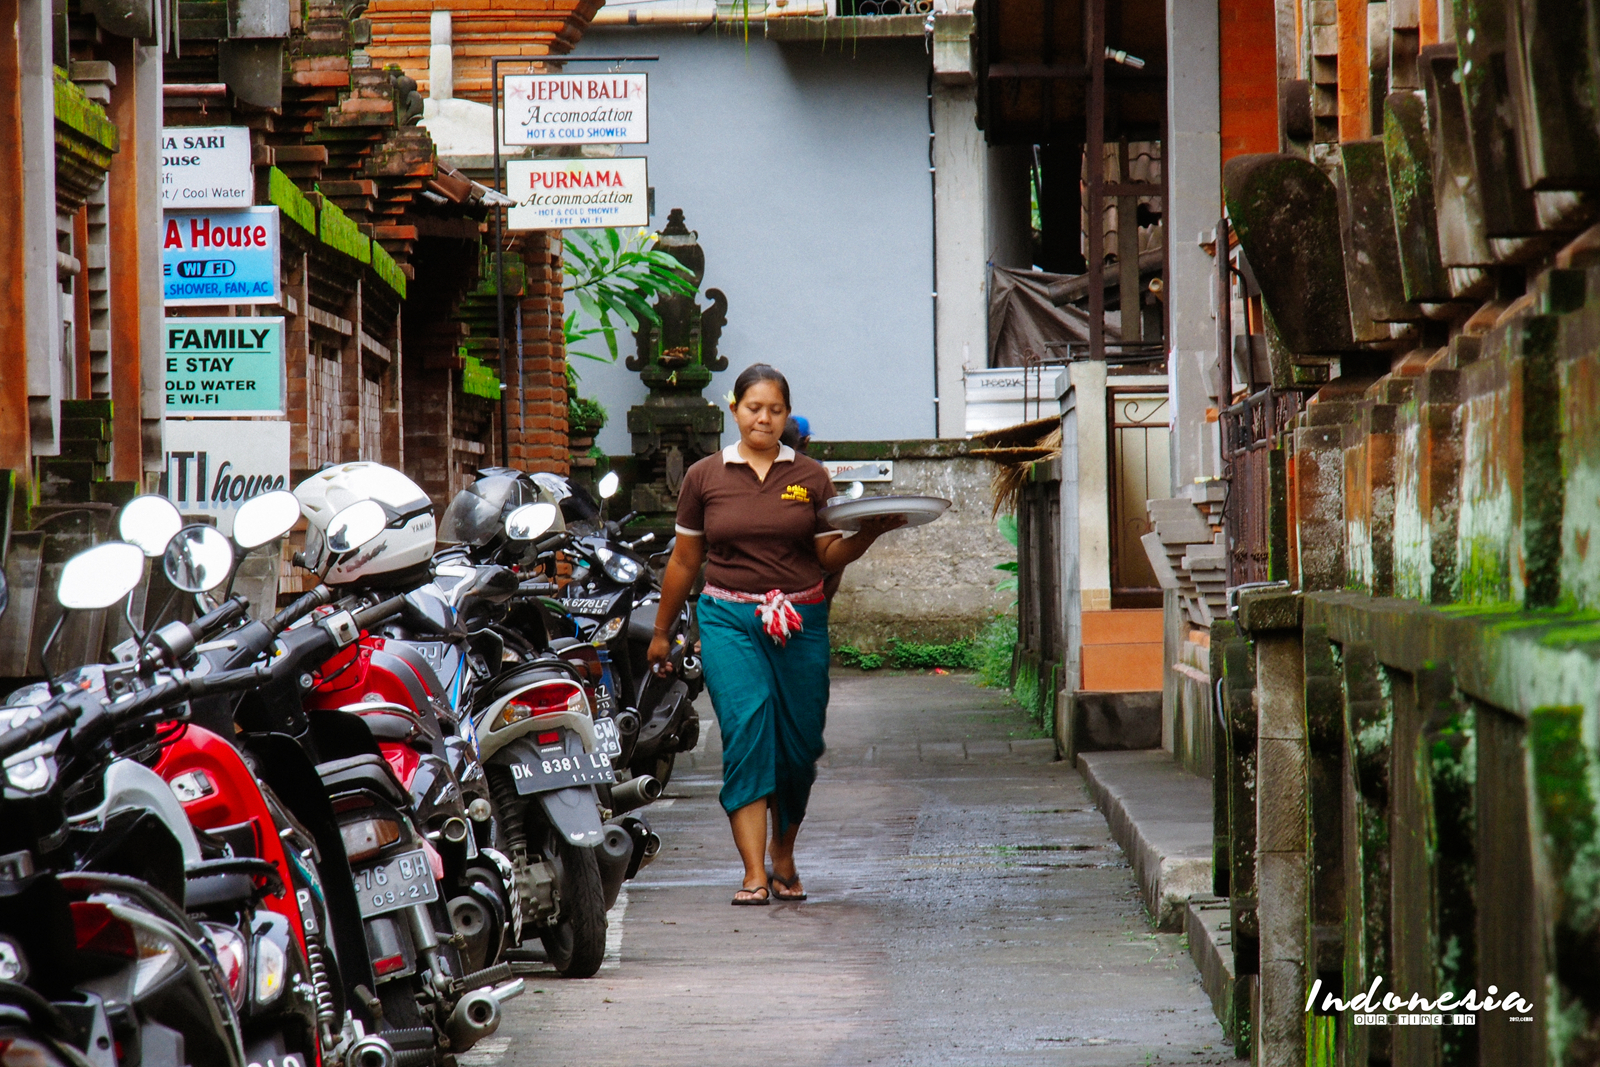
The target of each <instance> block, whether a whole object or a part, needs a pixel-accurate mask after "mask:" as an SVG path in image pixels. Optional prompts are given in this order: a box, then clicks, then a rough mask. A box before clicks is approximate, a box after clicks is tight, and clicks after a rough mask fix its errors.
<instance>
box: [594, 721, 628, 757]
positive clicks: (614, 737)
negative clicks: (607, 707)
mask: <svg viewBox="0 0 1600 1067" xmlns="http://www.w3.org/2000/svg"><path fill="white" fill-rule="evenodd" d="M594 747H595V748H597V749H599V750H600V754H601V755H603V756H605V757H606V759H615V758H616V757H618V756H620V755H622V736H621V735H620V734H618V733H617V724H616V721H615V720H614V719H596V720H595V721H594Z"/></svg>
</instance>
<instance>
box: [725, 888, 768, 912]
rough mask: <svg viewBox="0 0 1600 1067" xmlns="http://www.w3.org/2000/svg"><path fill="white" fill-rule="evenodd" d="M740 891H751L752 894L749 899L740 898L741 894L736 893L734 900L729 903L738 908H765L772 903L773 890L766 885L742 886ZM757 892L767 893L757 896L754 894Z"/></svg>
mask: <svg viewBox="0 0 1600 1067" xmlns="http://www.w3.org/2000/svg"><path fill="white" fill-rule="evenodd" d="M739 893H749V894H751V897H750V899H748V900H740V899H739V894H738V893H735V894H734V896H733V900H731V901H730V902H729V903H731V904H732V905H733V906H734V907H736V908H764V907H766V906H767V905H768V904H771V903H772V890H770V889H768V888H767V887H766V886H764V885H758V886H756V887H754V888H741V889H740V890H739ZM756 893H762V894H765V895H764V896H760V897H757V896H755V895H754V894H756Z"/></svg>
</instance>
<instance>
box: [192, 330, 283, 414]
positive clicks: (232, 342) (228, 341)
mask: <svg viewBox="0 0 1600 1067" xmlns="http://www.w3.org/2000/svg"><path fill="white" fill-rule="evenodd" d="M162 339H163V341H164V342H165V349H166V375H165V378H166V385H167V415H168V417H172V416H175V415H282V414H283V413H284V408H283V392H284V389H283V319H282V318H233V319H226V318H204V319H198V318H197V319H167V320H166V323H165V324H164V326H163V328H162Z"/></svg>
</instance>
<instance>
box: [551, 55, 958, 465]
mask: <svg viewBox="0 0 1600 1067" xmlns="http://www.w3.org/2000/svg"><path fill="white" fill-rule="evenodd" d="M579 54H580V55H581V54H592V55H618V54H633V55H638V54H658V55H660V56H661V60H660V62H657V63H649V64H639V65H638V67H637V68H635V69H643V70H647V71H648V72H649V74H650V100H651V106H650V143H649V144H648V145H629V146H626V147H625V148H624V150H623V153H622V154H623V155H630V156H631V155H645V156H648V157H649V160H650V184H651V185H652V186H654V187H655V191H656V210H657V214H656V215H655V216H654V217H653V218H652V220H651V225H652V228H655V229H659V228H660V227H661V226H662V225H664V224H665V223H666V218H667V212H668V211H669V210H670V209H672V208H674V207H681V208H683V210H684V213H685V216H686V219H687V222H688V224H689V227H690V228H691V229H694V230H698V231H699V233H700V243H701V244H702V246H704V248H705V251H706V278H705V283H704V284H705V285H706V286H708V287H714V288H719V289H721V290H723V291H724V292H725V293H727V294H728V304H729V309H728V327H727V330H726V331H725V332H724V333H723V335H722V346H721V351H722V353H723V354H725V355H726V356H727V357H728V370H727V371H726V372H724V373H722V374H719V375H718V376H717V380H716V381H714V382H713V383H712V385H711V386H710V387H709V388H708V389H707V390H706V395H707V396H708V397H711V398H713V399H717V398H720V397H721V396H722V395H723V394H724V393H726V392H727V391H728V390H729V389H730V388H732V385H733V379H734V376H735V375H737V374H738V372H739V371H740V370H742V369H743V368H744V367H745V366H747V365H748V364H750V363H754V362H757V361H765V362H769V363H772V364H773V365H775V366H777V367H778V368H779V369H781V370H782V371H783V372H784V373H785V374H786V375H787V376H788V378H789V382H790V384H791V386H792V387H793V390H794V401H795V409H796V411H797V412H798V413H799V414H802V415H805V416H806V417H807V418H809V419H810V420H811V425H812V429H813V432H814V433H815V434H816V435H817V436H818V437H822V438H828V439H832V440H841V439H846V440H892V439H899V438H924V437H932V436H934V435H935V432H936V430H935V426H934V405H933V375H934V366H933V309H932V299H931V286H932V255H933V246H932V214H931V204H930V196H931V193H930V183H929V179H928V108H927V71H928V62H929V60H928V56H927V54H926V53H925V52H924V50H923V42H922V40H921V39H920V38H917V39H913V40H892V41H874V42H869V41H862V42H859V43H858V44H851V45H846V46H845V48H844V51H843V53H842V54H841V52H840V49H839V45H838V44H837V43H836V42H830V43H829V44H828V45H827V47H826V48H825V49H824V48H823V47H821V46H819V45H818V44H817V43H816V42H811V43H803V44H802V43H794V44H781V45H780V44H778V43H776V42H773V41H769V40H766V39H764V38H763V37H762V36H761V32H760V27H759V26H752V28H751V33H750V39H749V43H748V45H746V43H745V41H744V39H743V38H742V37H741V36H733V35H730V34H728V33H726V32H723V33H720V34H719V33H718V31H716V30H708V31H705V32H701V33H695V32H692V31H687V30H672V29H660V30H658V29H648V30H647V29H637V30H624V29H620V28H619V29H615V30H601V29H592V30H590V31H589V32H588V33H586V34H585V35H584V39H583V44H582V46H581V48H580V49H579ZM574 69H576V68H574ZM627 340H628V342H629V345H630V347H631V343H632V339H631V338H628V339H627ZM589 347H590V348H591V350H595V351H604V344H603V342H600V341H599V339H596V343H593V344H591V345H590V346H589ZM573 363H574V366H575V367H576V368H577V370H578V373H579V374H580V375H581V376H582V381H581V382H580V383H579V391H580V392H581V393H582V394H583V395H584V396H591V397H594V398H595V399H597V400H599V401H600V402H601V403H602V404H604V405H605V407H606V410H607V411H608V412H609V413H610V419H609V420H608V422H607V425H606V428H605V429H604V430H603V431H602V432H601V435H600V439H599V444H600V447H601V448H603V449H605V450H606V452H607V453H609V454H611V455H619V454H625V453H626V452H627V451H628V449H629V439H628V435H627V427H626V416H627V409H628V408H629V407H630V406H631V405H633V404H636V403H638V402H639V401H641V400H642V399H644V387H643V385H642V384H641V383H640V381H639V378H638V376H637V375H636V374H633V373H631V372H629V371H628V370H627V369H626V368H624V367H623V366H622V364H621V363H620V362H619V363H618V364H616V365H614V366H612V365H607V364H602V363H595V362H592V361H590V360H585V359H576V360H574V361H573ZM731 421H732V420H731V419H730V420H729V423H730V430H731ZM734 439H735V436H734V435H733V434H732V433H731V432H730V433H729V434H728V435H726V436H725V437H724V441H732V440H734Z"/></svg>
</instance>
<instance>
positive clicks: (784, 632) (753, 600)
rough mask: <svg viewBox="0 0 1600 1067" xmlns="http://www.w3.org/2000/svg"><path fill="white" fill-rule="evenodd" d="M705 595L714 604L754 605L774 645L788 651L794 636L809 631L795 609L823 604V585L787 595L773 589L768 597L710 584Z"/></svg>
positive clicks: (704, 590) (764, 594) (762, 594)
mask: <svg viewBox="0 0 1600 1067" xmlns="http://www.w3.org/2000/svg"><path fill="white" fill-rule="evenodd" d="M701 594H702V595H704V596H708V597H710V598H711V599H713V600H725V601H728V602H730V603H734V604H754V605H755V606H756V615H757V616H759V617H760V619H761V628H762V629H763V630H765V631H766V632H767V636H768V637H770V638H772V643H773V644H775V645H777V646H778V647H779V648H784V647H786V646H787V645H788V644H789V635H790V634H796V633H799V632H800V631H801V630H803V629H805V625H804V624H803V623H802V622H801V621H800V613H799V612H798V611H796V610H794V605H796V604H820V603H822V583H821V582H818V583H817V584H816V585H814V586H812V587H811V588H810V589H802V590H801V591H800V592H798V593H785V592H784V591H783V590H781V589H773V590H771V591H769V592H767V593H739V592H735V591H734V590H732V589H724V588H722V587H721V586H719V585H712V584H711V583H710V582H707V583H706V586H705V588H704V589H702V590H701Z"/></svg>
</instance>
